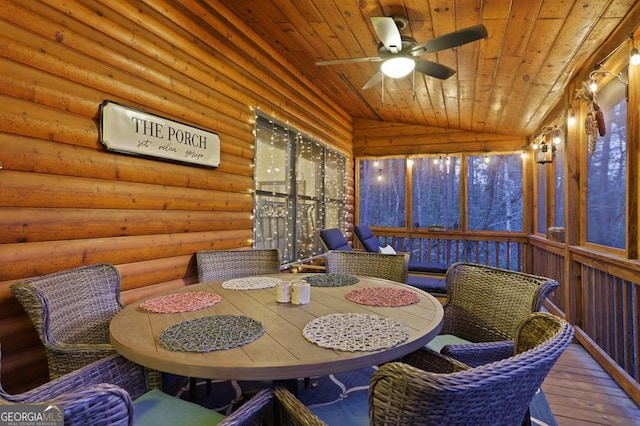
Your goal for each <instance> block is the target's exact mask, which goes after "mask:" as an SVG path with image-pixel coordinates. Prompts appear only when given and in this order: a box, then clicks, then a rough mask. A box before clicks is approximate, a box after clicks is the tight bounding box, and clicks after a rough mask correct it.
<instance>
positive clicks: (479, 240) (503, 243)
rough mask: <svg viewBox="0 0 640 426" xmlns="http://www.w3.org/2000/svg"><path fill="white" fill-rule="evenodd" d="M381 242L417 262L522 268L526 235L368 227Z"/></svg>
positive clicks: (517, 269) (521, 269) (518, 269)
mask: <svg viewBox="0 0 640 426" xmlns="http://www.w3.org/2000/svg"><path fill="white" fill-rule="evenodd" d="M372 231H373V233H374V234H375V235H376V236H377V237H378V242H379V243H380V244H381V245H385V244H389V245H391V247H393V248H394V249H395V250H396V251H401V252H407V253H409V254H410V255H411V260H414V261H421V262H436V263H445V264H448V263H453V262H472V263H479V264H482V265H488V266H497V267H500V268H504V269H510V270H513V271H523V270H524V262H525V248H526V241H527V238H526V236H525V235H524V234H523V235H514V234H512V233H509V234H502V235H501V234H493V233H492V234H491V235H487V234H480V233H463V232H451V233H446V232H432V233H417V232H416V233H411V232H399V231H390V230H385V229H382V228H372Z"/></svg>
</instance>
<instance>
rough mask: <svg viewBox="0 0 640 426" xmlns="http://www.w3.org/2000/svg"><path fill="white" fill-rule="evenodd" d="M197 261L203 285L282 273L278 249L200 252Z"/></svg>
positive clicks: (199, 279)
mask: <svg viewBox="0 0 640 426" xmlns="http://www.w3.org/2000/svg"><path fill="white" fill-rule="evenodd" d="M196 260H197V263H198V281H200V282H201V283H204V282H208V281H215V280H224V279H230V278H241V277H248V276H251V275H259V274H277V273H279V272H280V254H279V252H278V250H277V249H266V250H208V251H199V252H197V253H196Z"/></svg>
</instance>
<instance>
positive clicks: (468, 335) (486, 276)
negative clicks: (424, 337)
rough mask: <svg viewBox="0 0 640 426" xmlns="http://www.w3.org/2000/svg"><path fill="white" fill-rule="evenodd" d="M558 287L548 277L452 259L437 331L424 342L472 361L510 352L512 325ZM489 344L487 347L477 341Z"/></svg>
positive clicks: (477, 362)
mask: <svg viewBox="0 0 640 426" xmlns="http://www.w3.org/2000/svg"><path fill="white" fill-rule="evenodd" d="M557 287H558V282H557V281H554V280H552V279H549V278H545V277H540V276H535V275H529V274H524V273H521V272H515V271H510V270H506V269H500V268H494V267H491V266H483V265H476V264H471V263H454V264H453V265H451V267H450V268H449V271H448V273H447V300H446V302H445V303H444V306H443V307H444V318H443V326H442V329H441V330H440V335H439V336H437V337H436V338H435V339H434V340H433V341H432V342H430V343H429V344H428V345H427V346H428V347H430V348H432V349H434V350H436V351H440V352H441V353H443V354H445V355H448V356H450V357H452V358H455V359H457V360H458V361H461V362H463V363H465V364H466V365H470V366H478V365H481V364H486V363H489V362H492V361H495V360H498V359H502V358H506V357H508V356H510V355H511V354H513V342H514V337H515V331H516V327H517V326H518V324H519V322H520V321H522V319H524V318H525V317H527V315H529V314H530V313H532V312H537V311H539V310H540V308H541V307H542V303H543V302H544V299H545V298H546V297H547V295H548V294H549V293H550V292H551V291H552V290H554V289H555V288H557ZM485 342H500V343H498V344H492V346H491V347H492V348H493V351H486V350H485V349H484V348H483V346H482V345H479V343H485Z"/></svg>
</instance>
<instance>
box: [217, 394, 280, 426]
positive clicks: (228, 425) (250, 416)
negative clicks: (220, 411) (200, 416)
mask: <svg viewBox="0 0 640 426" xmlns="http://www.w3.org/2000/svg"><path fill="white" fill-rule="evenodd" d="M272 400H273V390H271V389H262V390H261V391H260V392H258V393H257V394H255V395H254V396H253V398H251V399H250V400H249V401H247V402H245V403H244V404H242V405H241V406H240V408H238V409H237V410H236V411H234V412H233V413H231V414H230V415H229V416H228V417H226V418H225V419H224V420H223V421H221V422H220V423H218V426H233V425H238V424H256V425H261V424H262V419H263V417H264V413H265V411H266V410H267V408H269V405H270V404H271V401H272Z"/></svg>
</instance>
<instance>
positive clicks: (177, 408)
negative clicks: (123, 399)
mask: <svg viewBox="0 0 640 426" xmlns="http://www.w3.org/2000/svg"><path fill="white" fill-rule="evenodd" d="M134 407H135V408H134V411H133V412H134V416H135V420H134V424H135V425H136V426H147V425H148V426H157V425H163V424H164V425H185V424H189V425H193V426H196V425H217V424H218V423H220V422H221V421H222V420H224V419H225V416H224V415H222V414H220V413H218V412H216V411H213V410H210V409H208V408H204V407H202V406H200V405H198V404H194V403H192V402H189V401H184V400H182V399H179V398H176V397H175V396H171V395H167V394H166V393H164V392H162V391H160V390H158V389H152V390H150V391H149V392H147V393H145V394H144V395H142V396H141V397H140V398H138V399H136V400H135V401H134Z"/></svg>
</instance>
